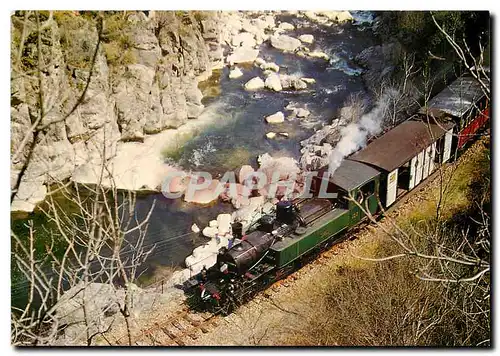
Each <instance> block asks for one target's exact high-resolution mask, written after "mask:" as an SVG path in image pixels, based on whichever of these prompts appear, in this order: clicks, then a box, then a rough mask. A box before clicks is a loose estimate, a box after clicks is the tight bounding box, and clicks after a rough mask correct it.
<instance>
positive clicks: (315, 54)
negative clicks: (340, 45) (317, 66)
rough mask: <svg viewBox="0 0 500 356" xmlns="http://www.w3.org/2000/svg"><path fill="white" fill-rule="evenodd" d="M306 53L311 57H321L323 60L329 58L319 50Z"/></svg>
mask: <svg viewBox="0 0 500 356" xmlns="http://www.w3.org/2000/svg"><path fill="white" fill-rule="evenodd" d="M307 55H308V56H309V57H311V58H321V59H324V60H325V61H327V60H329V59H330V57H329V56H328V55H327V54H326V53H325V52H321V51H314V52H309V53H307Z"/></svg>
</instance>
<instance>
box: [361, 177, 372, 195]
mask: <svg viewBox="0 0 500 356" xmlns="http://www.w3.org/2000/svg"><path fill="white" fill-rule="evenodd" d="M361 192H362V193H363V195H364V196H365V197H367V196H369V195H372V194H373V193H375V181H374V180H372V181H371V182H370V183H368V184H365V185H364V186H363V187H362V188H361Z"/></svg>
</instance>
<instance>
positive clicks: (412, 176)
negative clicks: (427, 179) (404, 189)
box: [409, 157, 417, 190]
mask: <svg viewBox="0 0 500 356" xmlns="http://www.w3.org/2000/svg"><path fill="white" fill-rule="evenodd" d="M416 176H417V157H413V158H412V159H411V161H410V185H409V188H410V190H412V189H413V187H414V186H415V178H416Z"/></svg>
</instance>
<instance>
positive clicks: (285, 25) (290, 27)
mask: <svg viewBox="0 0 500 356" xmlns="http://www.w3.org/2000/svg"><path fill="white" fill-rule="evenodd" d="M278 28H280V29H282V30H284V31H293V30H295V26H294V25H292V24H291V23H288V22H282V23H280V25H279V26H278Z"/></svg>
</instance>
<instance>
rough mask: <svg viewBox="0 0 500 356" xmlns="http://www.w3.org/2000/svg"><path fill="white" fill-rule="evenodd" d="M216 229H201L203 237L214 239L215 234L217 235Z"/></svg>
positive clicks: (208, 227)
mask: <svg viewBox="0 0 500 356" xmlns="http://www.w3.org/2000/svg"><path fill="white" fill-rule="evenodd" d="M217 232H218V229H217V228H216V227H210V226H207V227H206V228H204V229H203V236H206V237H210V238H214V237H215V234H217Z"/></svg>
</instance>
